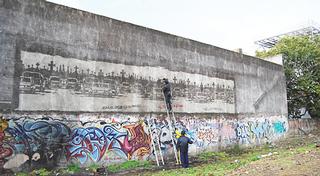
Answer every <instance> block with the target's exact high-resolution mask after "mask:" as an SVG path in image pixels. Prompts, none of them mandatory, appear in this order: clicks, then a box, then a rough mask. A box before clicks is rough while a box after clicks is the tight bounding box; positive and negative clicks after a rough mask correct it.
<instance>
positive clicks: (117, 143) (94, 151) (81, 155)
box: [67, 125, 128, 164]
mask: <svg viewBox="0 0 320 176" xmlns="http://www.w3.org/2000/svg"><path fill="white" fill-rule="evenodd" d="M127 146H128V133H127V132H120V131H119V130H117V129H116V128H114V127H113V126H110V125H106V126H104V127H103V128H102V129H100V128H96V127H90V128H76V129H74V130H73V132H72V139H71V140H70V142H69V145H68V146H67V157H68V159H70V158H77V159H78V160H79V162H80V163H81V164H84V163H85V162H87V160H88V159H89V158H90V159H91V160H92V161H94V162H98V161H100V160H101V158H102V157H103V156H104V154H105V153H106V151H107V150H112V151H114V152H116V153H117V154H118V155H120V156H121V157H123V158H126V156H127V151H128V149H127V148H126V147H127Z"/></svg>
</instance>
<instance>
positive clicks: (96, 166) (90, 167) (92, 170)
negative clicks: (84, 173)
mask: <svg viewBox="0 0 320 176" xmlns="http://www.w3.org/2000/svg"><path fill="white" fill-rule="evenodd" d="M99 167H101V166H100V165H98V164H91V165H90V166H89V168H88V169H89V171H90V172H96V171H97V169H98V168H99Z"/></svg>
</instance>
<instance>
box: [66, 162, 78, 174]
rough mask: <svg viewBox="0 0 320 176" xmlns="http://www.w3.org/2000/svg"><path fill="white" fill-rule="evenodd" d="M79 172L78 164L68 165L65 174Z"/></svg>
mask: <svg viewBox="0 0 320 176" xmlns="http://www.w3.org/2000/svg"><path fill="white" fill-rule="evenodd" d="M80 171H81V168H80V166H79V165H78V164H70V165H68V167H67V172H68V173H70V174H74V173H77V172H80Z"/></svg>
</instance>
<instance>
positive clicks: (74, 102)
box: [17, 51, 235, 113]
mask: <svg viewBox="0 0 320 176" xmlns="http://www.w3.org/2000/svg"><path fill="white" fill-rule="evenodd" d="M21 60H22V64H23V70H22V72H21V73H22V74H21V76H20V85H19V107H18V108H17V110H27V111H33V110H58V111H91V112H97V111H121V112H163V111H165V107H164V102H163V100H164V97H163V94H162V92H161V87H162V83H161V79H162V78H168V79H169V81H170V82H171V84H172V94H173V107H174V110H175V111H177V112H190V113H194V112H202V113H206V112H217V113H219V112H223V113H234V112H235V93H234V92H235V91H234V80H227V79H221V78H215V77H208V76H206V75H200V74H191V73H186V72H183V70H181V71H179V72H177V71H170V70H168V69H165V68H162V67H150V66H134V65H124V64H115V63H108V62H99V61H84V60H79V59H74V58H63V57H60V56H51V55H45V54H40V53H31V52H25V51H22V52H21ZM79 102H82V103H79Z"/></svg>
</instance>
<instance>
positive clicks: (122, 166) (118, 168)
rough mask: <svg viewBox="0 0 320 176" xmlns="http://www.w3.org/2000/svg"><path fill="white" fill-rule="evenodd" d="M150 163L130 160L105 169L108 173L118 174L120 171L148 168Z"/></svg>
mask: <svg viewBox="0 0 320 176" xmlns="http://www.w3.org/2000/svg"><path fill="white" fill-rule="evenodd" d="M149 167H151V163H150V162H149V161H136V160H130V161H126V162H124V163H120V164H113V165H110V166H108V167H107V170H108V171H110V172H119V171H122V170H129V169H133V168H149Z"/></svg>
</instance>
